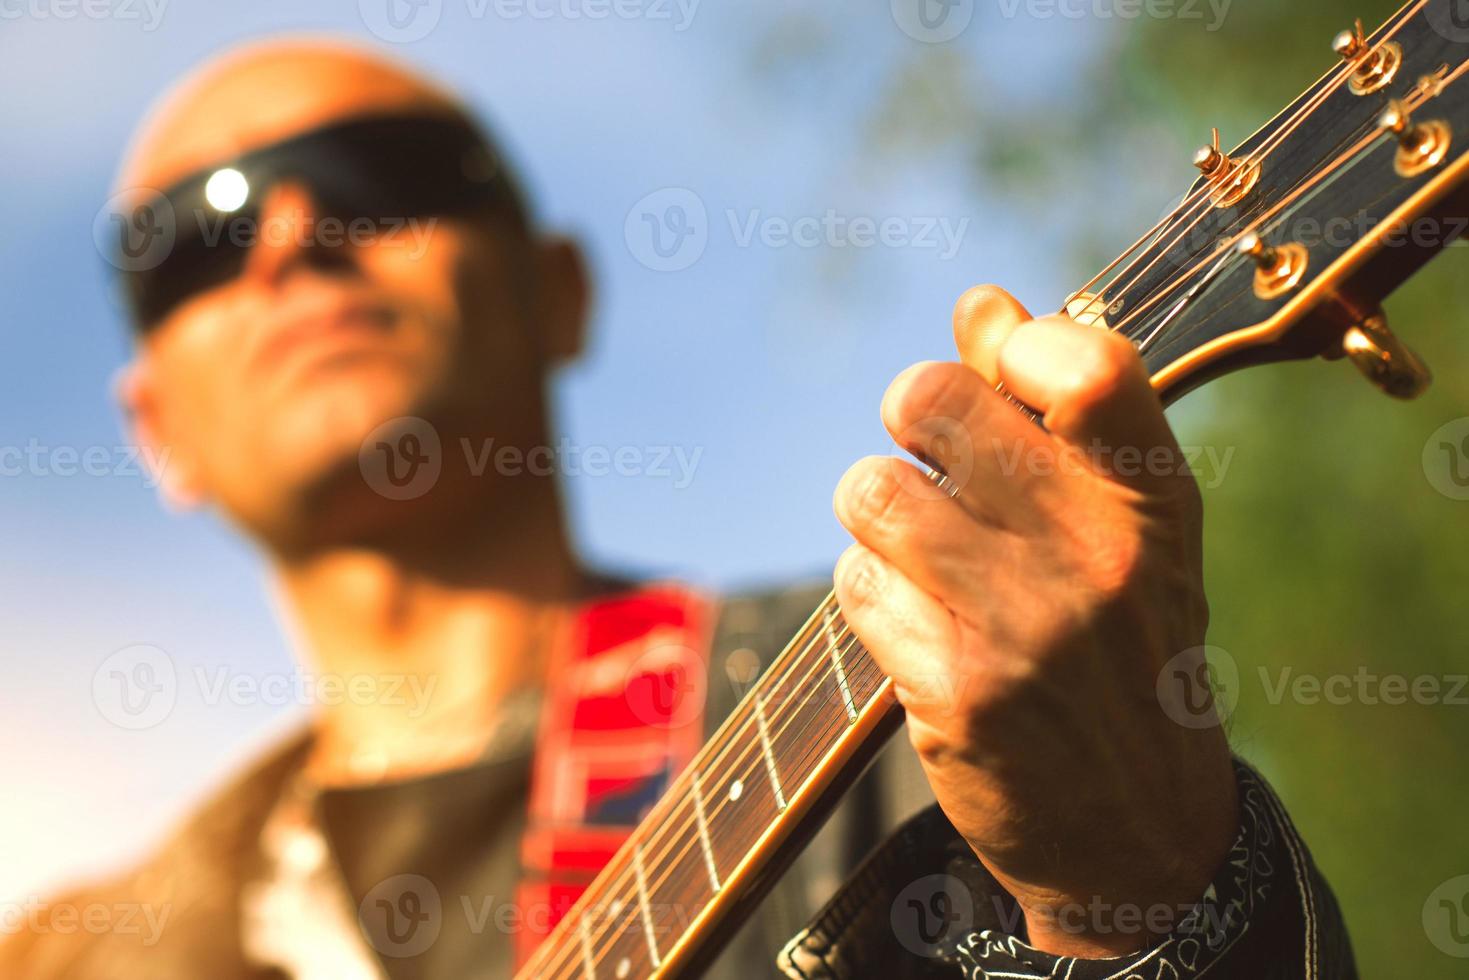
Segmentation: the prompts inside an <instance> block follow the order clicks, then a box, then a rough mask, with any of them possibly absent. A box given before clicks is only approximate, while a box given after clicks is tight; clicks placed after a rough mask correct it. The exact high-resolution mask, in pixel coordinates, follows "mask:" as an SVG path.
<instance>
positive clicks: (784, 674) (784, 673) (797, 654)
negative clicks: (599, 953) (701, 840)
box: [527, 594, 834, 966]
mask: <svg viewBox="0 0 1469 980" xmlns="http://www.w3.org/2000/svg"><path fill="white" fill-rule="evenodd" d="M833 601H834V597H833V596H831V595H830V594H829V595H828V596H827V598H826V600H825V601H824V602H823V604H822V605H823V607H824V606H825V605H826V603H830V602H833ZM815 618H816V617H815V615H813V616H812V618H811V620H810V621H808V624H807V627H808V628H803V629H802V630H801V631H800V633H798V635H797V638H796V640H793V641H792V643H791V644H789V645H788V646H787V649H786V651H785V654H783V655H782V656H781V657H779V658H777V661H776V663H775V664H773V665H772V671H771V672H768V673H767V675H765V676H764V677H762V678H761V679H760V681H759V682H758V686H764V685H765V684H766V683H767V678H770V677H771V676H772V675H778V676H774V678H773V680H772V681H771V682H770V684H771V686H774V685H778V684H780V683H782V682H784V681H785V680H786V679H788V678H789V676H790V674H791V673H792V672H793V671H794V670H795V669H796V668H797V667H798V666H799V665H800V661H801V660H802V658H803V657H805V656H806V655H807V654H809V653H810V652H812V650H813V649H814V648H815V643H814V640H812V641H808V642H807V643H806V644H805V645H804V646H803V647H802V648H801V649H799V650H796V649H795V648H796V646H797V645H798V643H799V642H800V640H801V638H802V636H804V635H805V634H807V633H808V632H809V626H810V623H811V622H814V621H815ZM820 663H821V661H820V659H818V660H817V661H816V665H815V666H819V665H820ZM777 666H778V667H780V670H779V671H778V672H777V671H776V670H775V669H774V668H775V667H777ZM811 674H812V669H811V668H808V669H807V671H806V673H805V674H804V675H803V677H802V678H801V681H800V682H798V683H803V682H804V681H805V680H806V679H808V678H809V677H810V676H811ZM739 714H740V711H739V710H738V709H737V710H736V711H735V712H732V713H731V716H730V718H729V719H727V720H726V723H725V724H724V725H722V726H721V728H720V731H719V732H718V733H716V736H715V738H714V739H711V741H710V744H709V745H708V746H706V748H705V750H703V751H702V752H701V753H700V755H707V754H709V752H711V751H713V749H714V748H715V747H716V745H717V743H718V741H719V739H720V736H721V735H724V736H727V735H729V734H731V732H729V731H728V730H729V729H731V728H732V727H733V726H734V725H735V724H738V723H739V721H740V720H739V718H738V716H739ZM739 728H740V729H744V728H748V719H745V720H744V722H743V723H742V724H739ZM737 730H738V729H737ZM735 747H736V743H734V742H733V741H727V742H726V744H724V745H723V746H722V747H720V751H719V752H718V755H717V757H716V758H715V760H714V762H713V764H715V765H717V764H719V763H720V762H722V760H723V759H724V757H725V756H726V755H727V754H728V753H729V751H730V750H731V749H733V748H735ZM745 755H746V753H745V752H743V751H742V752H741V753H740V754H739V756H738V758H739V759H743V758H744V757H745ZM698 761H699V760H698V759H696V760H695V763H697V762H698ZM691 768H692V767H691ZM677 795H678V794H677V791H676V790H670V793H669V794H668V797H667V798H666V799H671V798H674V797H675V796H677ZM723 806H724V804H723V803H722V802H721V804H720V805H719V806H718V807H716V809H715V812H716V813H717V812H719V811H720V810H721V809H722V808H723ZM675 808H676V802H675V803H674V804H673V805H670V806H669V807H668V809H669V810H673V809H675ZM658 809H659V807H657V806H655V807H654V812H656V811H657V810H658ZM650 818H651V814H650ZM645 822H646V821H645ZM664 829H665V828H663V827H661V826H654V827H653V835H652V837H651V838H650V841H649V844H650V845H651V844H652V843H653V842H656V841H658V840H660V839H663V838H664V837H668V836H672V835H673V834H678V833H682V832H683V831H684V830H686V829H687V823H685V824H683V825H682V826H680V827H677V828H675V829H674V830H671V831H669V832H668V833H666V834H660V833H659V832H660V831H663V830H664ZM675 843H676V841H669V847H668V848H667V849H665V850H664V851H663V852H662V853H661V854H660V855H658V856H657V857H656V858H655V861H657V860H661V859H662V858H663V857H664V856H666V855H669V854H671V853H673V851H674V844H675ZM627 874H628V868H627V867H626V862H624V866H623V867H622V868H621V870H618V871H616V872H615V873H614V875H613V877H612V878H610V879H609V881H608V884H607V885H606V886H604V888H605V889H607V890H611V889H613V888H615V887H617V886H619V885H620V884H621V883H622V882H623V881H624V880H625V879H626V877H627ZM661 880H662V879H660V881H661ZM604 934H605V930H604ZM549 955H551V956H553V957H554V956H555V955H556V953H555V951H554V950H552V952H551V953H550V954H549ZM599 958H600V957H599ZM553 962H555V961H553ZM527 965H529V964H527ZM557 965H558V966H559V963H558V964H557Z"/></svg>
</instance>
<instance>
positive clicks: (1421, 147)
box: [1377, 99, 1454, 177]
mask: <svg viewBox="0 0 1469 980" xmlns="http://www.w3.org/2000/svg"><path fill="white" fill-rule="evenodd" d="M1377 128H1378V129H1381V130H1382V131H1383V132H1385V133H1388V134H1390V135H1392V136H1394V137H1396V138H1397V141H1398V153H1397V157H1396V158H1395V159H1394V161H1393V166H1394V168H1395V169H1396V170H1397V172H1398V174H1399V176H1402V177H1416V176H1418V175H1419V174H1421V173H1423V172H1424V171H1426V170H1432V169H1433V168H1434V167H1436V166H1438V165H1439V164H1440V163H1443V161H1444V158H1445V157H1447V156H1448V155H1449V145H1450V144H1451V143H1453V140H1454V137H1453V131H1452V130H1450V129H1449V124H1448V123H1446V122H1444V121H1443V120H1441V119H1431V120H1429V121H1428V122H1425V123H1414V122H1413V120H1412V117H1411V116H1410V115H1409V114H1408V107H1407V106H1405V105H1404V104H1403V103H1402V102H1399V101H1398V100H1397V99H1394V100H1393V101H1391V102H1389V103H1388V105H1387V108H1386V109H1384V110H1382V114H1381V115H1379V116H1378V117H1377Z"/></svg>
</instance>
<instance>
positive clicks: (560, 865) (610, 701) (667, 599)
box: [516, 585, 715, 963]
mask: <svg viewBox="0 0 1469 980" xmlns="http://www.w3.org/2000/svg"><path fill="white" fill-rule="evenodd" d="M714 613H715V605H714V602H713V601H712V600H710V599H708V598H706V597H703V596H700V595H697V594H695V593H693V592H691V591H688V590H686V589H683V588H680V587H677V586H673V585H655V586H649V587H646V588H641V589H639V590H637V591H635V592H631V593H619V594H617V595H614V596H611V597H607V598H602V599H595V600H592V601H591V602H589V603H587V604H586V605H585V606H584V607H583V608H582V610H581V611H580V612H579V613H578V615H577V616H576V618H575V622H574V623H573V624H572V627H571V629H570V630H569V631H568V632H567V633H564V634H563V637H564V642H562V643H560V644H558V649H557V650H556V651H554V652H553V654H552V673H551V675H550V676H551V684H550V686H549V691H548V694H547V698H546V702H545V706H544V709H543V711H542V715H541V720H540V731H539V734H538V736H537V740H536V754H535V761H534V763H533V768H532V772H531V789H530V808H529V821H528V823H527V826H526V830H525V835H524V837H523V838H522V839H521V868H522V871H521V880H520V884H519V886H518V888H517V901H518V906H519V908H520V910H521V922H522V925H523V927H522V929H521V931H520V932H519V933H518V935H517V943H516V961H517V963H524V962H525V960H526V958H527V957H528V956H529V955H530V954H531V952H533V951H534V950H535V948H536V946H537V945H539V944H540V942H541V940H542V939H544V938H545V937H546V935H547V934H548V933H549V932H550V931H551V929H552V928H553V927H554V926H555V925H556V923H557V922H558V921H560V919H561V917H562V916H564V915H565V914H566V912H567V910H569V909H570V908H571V905H572V903H574V902H575V901H576V899H577V898H578V897H579V896H580V895H581V893H582V892H583V891H585V890H586V887H587V885H589V884H590V883H591V881H592V879H593V878H595V877H596V875H597V872H599V871H600V870H601V869H602V867H603V865H605V864H606V863H607V861H608V860H610V859H611V857H612V855H613V854H615V853H616V851H617V849H618V848H619V847H620V846H622V843H623V841H625V840H626V839H627V837H628V835H629V834H631V833H632V831H633V829H634V828H635V827H636V826H637V824H638V822H639V821H640V820H641V819H642V817H643V815H644V814H646V813H647V811H648V810H649V808H651V807H652V805H653V804H654V803H656V802H657V801H658V799H659V798H660V797H661V796H662V795H663V792H664V790H666V789H667V788H668V786H669V785H670V784H671V783H672V781H673V778H674V777H675V776H677V775H678V773H679V771H680V770H681V769H683V767H684V766H685V765H687V764H688V762H689V760H691V759H692V758H693V757H694V755H695V753H696V752H698V750H699V747H700V746H701V745H702V744H703V741H704V708H705V700H706V694H707V693H708V663H709V645H710V642H711V639H712V634H713V626H714Z"/></svg>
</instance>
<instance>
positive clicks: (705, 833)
mask: <svg viewBox="0 0 1469 980" xmlns="http://www.w3.org/2000/svg"><path fill="white" fill-rule="evenodd" d="M693 784H694V816H695V817H697V818H698V821H699V844H700V846H702V847H703V849H704V864H705V865H706V866H707V867H708V869H709V883H710V884H711V885H712V886H713V887H714V891H715V893H716V894H717V893H718V892H719V888H720V885H719V868H718V866H717V865H716V864H715V863H714V845H713V844H712V843H711V842H710V840H709V818H708V817H707V816H706V815H705V814H704V791H703V789H702V788H701V787H700V785H699V770H697V769H695V770H694V775H693Z"/></svg>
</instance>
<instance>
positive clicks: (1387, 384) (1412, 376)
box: [1341, 310, 1433, 399]
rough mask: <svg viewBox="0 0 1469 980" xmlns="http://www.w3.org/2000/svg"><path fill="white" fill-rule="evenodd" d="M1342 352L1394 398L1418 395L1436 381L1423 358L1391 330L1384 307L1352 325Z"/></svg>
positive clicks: (1343, 337) (1343, 341)
mask: <svg viewBox="0 0 1469 980" xmlns="http://www.w3.org/2000/svg"><path fill="white" fill-rule="evenodd" d="M1341 352H1342V353H1343V354H1345V355H1346V356H1347V358H1348V359H1349V360H1350V361H1351V362H1352V363H1353V364H1355V365H1356V366H1357V370H1359V371H1361V372H1362V375H1363V377H1365V378H1366V379H1367V380H1368V381H1370V382H1372V383H1373V384H1374V385H1375V386H1377V388H1379V389H1380V390H1381V391H1382V392H1384V393H1385V394H1388V395H1391V396H1392V397H1393V398H1403V399H1408V398H1417V397H1418V396H1419V395H1421V394H1423V392H1424V391H1426V390H1428V386H1429V384H1430V383H1432V381H1433V373H1432V372H1431V371H1429V370H1428V365H1426V364H1424V363H1423V359H1422V358H1420V357H1419V356H1418V355H1417V354H1415V353H1414V352H1413V350H1412V349H1411V348H1409V347H1408V345H1407V344H1404V343H1403V342H1402V341H1401V340H1399V339H1398V338H1397V336H1396V335H1394V334H1393V332H1392V331H1391V330H1389V329H1388V326H1387V314H1385V313H1383V312H1382V311H1381V310H1378V311H1377V312H1375V313H1372V314H1370V315H1368V316H1366V317H1364V318H1363V319H1362V320H1361V321H1359V322H1358V323H1357V324H1356V326H1353V327H1350V328H1348V330H1347V332H1346V333H1345V334H1343V335H1342V341H1341Z"/></svg>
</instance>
